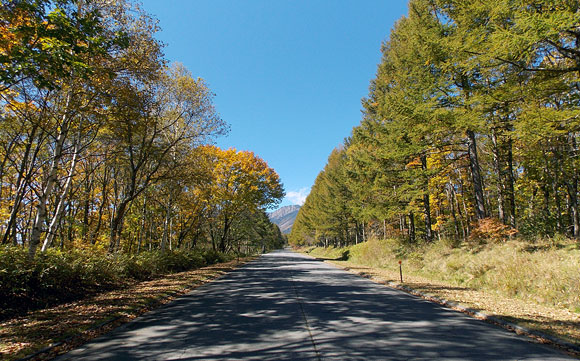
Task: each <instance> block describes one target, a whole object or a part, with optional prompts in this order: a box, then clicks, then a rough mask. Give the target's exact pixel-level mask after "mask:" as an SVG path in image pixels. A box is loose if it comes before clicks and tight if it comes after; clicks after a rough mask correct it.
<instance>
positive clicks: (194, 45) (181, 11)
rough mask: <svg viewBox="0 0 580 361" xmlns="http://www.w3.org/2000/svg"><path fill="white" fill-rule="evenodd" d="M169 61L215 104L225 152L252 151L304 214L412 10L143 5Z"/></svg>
mask: <svg viewBox="0 0 580 361" xmlns="http://www.w3.org/2000/svg"><path fill="white" fill-rule="evenodd" d="M142 3H143V8H144V10H145V11H147V12H148V13H150V14H151V15H153V16H154V17H155V18H157V19H159V25H160V27H161V31H160V33H158V34H157V38H158V39H160V40H161V41H163V42H164V43H165V44H166V48H165V55H166V57H167V59H168V60H169V61H172V62H173V61H178V62H181V63H183V64H184V65H185V66H186V67H187V68H188V69H189V70H190V71H191V72H192V73H193V75H194V76H195V77H201V78H204V79H205V80H206V82H207V83H208V84H209V87H210V89H211V90H212V91H213V92H214V93H215V94H216V96H215V99H214V101H215V105H216V108H217V110H218V112H219V113H220V115H221V117H222V118H223V119H224V120H225V121H226V122H228V123H229V124H230V126H231V132H230V133H229V135H228V136H227V137H222V138H220V139H218V140H217V145H218V146H220V147H222V148H230V147H234V148H237V149H238V150H251V151H253V152H255V153H256V154H257V155H258V156H260V157H261V158H263V159H264V160H265V161H266V162H268V164H269V165H270V167H272V168H274V169H275V170H276V171H277V172H278V174H279V175H280V177H281V179H282V182H283V183H284V188H285V189H286V193H287V195H286V198H285V199H284V202H283V203H282V205H289V204H300V203H301V202H302V201H303V200H304V198H305V196H306V195H307V194H308V192H309V190H310V187H311V186H312V184H313V183H314V179H315V178H316V176H317V175H318V173H319V172H320V171H321V170H322V168H323V167H324V165H325V164H326V161H327V158H328V156H329V154H330V152H331V151H332V149H333V148H335V147H337V146H338V145H339V144H341V143H342V142H343V140H344V138H346V137H347V136H349V135H350V133H351V130H352V128H353V127H354V126H356V125H358V124H359V122H360V119H361V99H362V98H363V97H365V96H366V95H367V94H368V86H369V81H370V80H371V79H372V78H374V76H375V72H376V68H377V64H378V63H379V62H380V59H381V53H380V46H381V43H382V42H383V41H384V40H386V39H388V36H389V33H390V30H391V28H392V26H393V24H394V22H395V21H396V20H397V19H399V18H400V17H401V16H403V15H405V14H406V13H407V0H143V1H142Z"/></svg>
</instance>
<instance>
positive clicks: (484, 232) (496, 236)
mask: <svg viewBox="0 0 580 361" xmlns="http://www.w3.org/2000/svg"><path fill="white" fill-rule="evenodd" d="M517 233H518V231H517V230H516V229H514V228H512V227H510V226H507V225H505V224H503V223H501V222H500V221H499V220H498V219H495V218H484V219H481V220H479V221H478V223H477V225H476V226H475V227H474V228H473V230H472V231H471V233H470V234H469V240H470V241H476V242H479V243H486V242H488V241H489V242H492V243H498V242H502V241H506V240H508V239H511V238H512V237H514V236H515V235H516V234H517Z"/></svg>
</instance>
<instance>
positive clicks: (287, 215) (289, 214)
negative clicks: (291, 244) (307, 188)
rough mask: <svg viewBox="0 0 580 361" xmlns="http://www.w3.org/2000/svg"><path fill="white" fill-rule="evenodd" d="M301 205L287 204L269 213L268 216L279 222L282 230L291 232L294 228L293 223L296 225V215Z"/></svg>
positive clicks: (286, 232) (274, 221) (273, 221)
mask: <svg viewBox="0 0 580 361" xmlns="http://www.w3.org/2000/svg"><path fill="white" fill-rule="evenodd" d="M299 210H300V206H297V205H294V206H285V207H282V208H280V209H278V210H276V211H274V212H272V213H268V217H270V220H271V221H272V223H274V224H277V225H278V227H280V231H281V232H282V233H284V234H288V233H290V231H291V230H292V225H294V220H296V215H298V211H299Z"/></svg>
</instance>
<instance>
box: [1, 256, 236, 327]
mask: <svg viewBox="0 0 580 361" xmlns="http://www.w3.org/2000/svg"><path fill="white" fill-rule="evenodd" d="M231 259H232V256H231V255H225V254H222V253H220V252H216V251H205V252H201V251H185V250H179V251H167V252H161V251H152V252H142V253H139V254H133V255H131V254H116V255H107V254H106V253H103V252H102V251H97V250H94V249H87V250H84V251H79V250H75V251H71V252H62V251H60V250H55V249H50V250H48V251H47V252H43V253H41V254H39V255H38V256H37V257H35V258H34V259H32V260H31V259H30V258H29V257H28V255H27V252H26V250H25V249H22V248H19V247H12V246H6V247H3V248H1V249H0V307H1V308H2V313H0V317H6V316H9V315H11V314H13V313H14V312H22V311H26V310H27V309H34V308H38V307H45V306H47V305H51V304H56V303H61V302H66V301H71V300H75V299H79V298H82V297H85V296H86V295H88V294H93V293H96V292H99V291H103V290H106V289H112V288H118V287H122V286H123V285H124V284H126V283H127V282H132V281H134V280H137V281H142V280H149V279H153V278H156V277H160V276H162V275H165V274H169V273H175V272H182V271H187V270H191V269H197V268H200V267H204V266H206V265H211V264H215V263H219V262H226V261H229V260H231Z"/></svg>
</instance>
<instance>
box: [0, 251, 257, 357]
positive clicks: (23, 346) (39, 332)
mask: <svg viewBox="0 0 580 361" xmlns="http://www.w3.org/2000/svg"><path fill="white" fill-rule="evenodd" d="M248 260H250V258H248V259H243V260H241V261H239V262H238V261H231V262H227V263H221V264H216V265H213V266H208V267H204V268H201V269H197V270H193V271H187V272H181V273H176V274H172V275H168V276H165V277H163V278H160V279H156V280H153V281H147V282H139V283H134V284H132V285H130V286H129V287H127V288H124V289H121V290H116V291H111V292H105V293H101V294H99V295H97V296H94V297H90V298H87V299H84V300H81V301H77V302H71V303H68V304H64V305H59V306H56V307H52V308H47V309H43V310H38V311H33V312H30V313H28V314H27V315H25V316H22V317H17V318H13V319H10V320H6V321H4V322H2V323H0V359H2V360H16V359H19V358H21V357H24V356H26V355H29V354H32V353H34V352H36V351H38V350H41V349H43V348H45V347H47V346H50V345H53V344H55V343H58V342H62V341H65V342H64V343H63V344H62V345H59V346H58V347H56V348H54V349H53V350H51V351H50V352H48V353H44V354H41V355H39V356H38V357H36V358H34V359H37V360H40V359H48V358H51V357H54V356H55V355H57V354H59V353H62V352H66V351H68V350H70V349H72V348H74V347H77V346H78V345H80V344H82V343H84V342H86V341H88V340H90V339H92V338H94V337H96V336H99V335H101V334H103V333H106V332H108V331H109V330H111V329H112V328H114V327H117V326H118V325H120V324H122V323H125V322H128V321H129V320H131V319H133V318H135V317H137V316H139V315H140V314H143V313H144V312H147V311H148V310H150V309H152V308H155V307H157V306H159V305H161V304H163V303H167V302H169V301H171V300H172V299H174V298H175V297H177V296H179V295H181V294H184V293H186V292H188V291H189V290H191V289H193V288H195V287H198V286H200V285H202V284H204V283H206V282H209V281H211V280H213V279H215V278H216V277H219V276H221V275H223V274H225V273H227V272H229V271H231V270H233V269H234V268H236V267H238V266H239V265H240V264H242V263H245V262H247V261H248ZM110 320H113V322H109V323H107V324H106V325H103V326H101V327H99V325H102V324H104V323H106V322H107V321H110Z"/></svg>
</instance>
